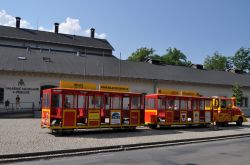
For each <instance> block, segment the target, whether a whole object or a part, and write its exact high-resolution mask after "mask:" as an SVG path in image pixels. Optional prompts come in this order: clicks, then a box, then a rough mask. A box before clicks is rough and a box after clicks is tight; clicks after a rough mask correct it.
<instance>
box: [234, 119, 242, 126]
mask: <svg viewBox="0 0 250 165" xmlns="http://www.w3.org/2000/svg"><path fill="white" fill-rule="evenodd" d="M242 123H243V119H242V117H239V119H238V121H236V125H237V126H242Z"/></svg>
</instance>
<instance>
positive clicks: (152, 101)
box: [146, 98, 155, 109]
mask: <svg viewBox="0 0 250 165" xmlns="http://www.w3.org/2000/svg"><path fill="white" fill-rule="evenodd" d="M146 108H147V109H155V99H153V98H147V99H146Z"/></svg>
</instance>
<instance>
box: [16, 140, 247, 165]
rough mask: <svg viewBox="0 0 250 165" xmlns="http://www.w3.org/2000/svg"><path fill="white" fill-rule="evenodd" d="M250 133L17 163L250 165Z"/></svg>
mask: <svg viewBox="0 0 250 165" xmlns="http://www.w3.org/2000/svg"><path fill="white" fill-rule="evenodd" d="M249 146H250V137H248V138H240V139H230V140H222V141H213V142H205V143H198V144H187V145H178V146H168V147H160V148H150V149H143V150H133V151H129V152H128V151H124V152H111V153H101V154H95V155H89V156H77V157H70V158H68V157H67V158H56V159H49V160H40V161H37V160H36V161H30V162H22V163H15V164H16V165H34V164H36V165H54V164H60V165H68V164H71V165H80V164H86V165H96V164H103V165H112V164H114V165H126V164H129V165H138V164H143V165H152V164H155V165H165V164H167V165H199V164H202V165H211V164H219V165H236V164H237V165H249V164H250V159H249V156H250V152H249V151H250V148H249Z"/></svg>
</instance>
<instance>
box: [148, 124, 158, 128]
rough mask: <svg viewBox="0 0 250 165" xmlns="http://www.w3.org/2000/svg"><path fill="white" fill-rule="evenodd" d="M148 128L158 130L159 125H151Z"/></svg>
mask: <svg viewBox="0 0 250 165" xmlns="http://www.w3.org/2000/svg"><path fill="white" fill-rule="evenodd" d="M148 126H149V128H151V129H156V128H157V124H149V125H148Z"/></svg>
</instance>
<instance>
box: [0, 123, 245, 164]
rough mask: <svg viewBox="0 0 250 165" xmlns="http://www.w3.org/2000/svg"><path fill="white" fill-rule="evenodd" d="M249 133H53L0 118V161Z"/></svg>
mask: <svg viewBox="0 0 250 165" xmlns="http://www.w3.org/2000/svg"><path fill="white" fill-rule="evenodd" d="M242 134H250V122H247V123H244V125H243V126H242V127H239V126H236V125H235V124H232V125H230V126H229V127H220V128H219V129H216V130H213V129H211V128H197V127H193V128H187V127H174V128H162V129H158V130H152V129H149V128H147V127H139V128H137V129H136V130H135V131H128V130H113V129H94V130H76V131H75V133H73V134H72V135H67V136H55V135H53V134H51V133H50V131H49V130H48V129H41V128H40V119H33V118H27V119H0V148H1V150H0V160H1V159H4V158H8V157H19V156H22V155H26V156H29V155H32V154H33V155H34V154H35V155H39V154H46V153H47V154H50V155H51V154H52V153H60V152H61V153H65V152H68V151H72V152H76V151H80V150H81V151H84V150H86V151H87V150H91V151H93V150H95V149H97V150H103V149H105V148H111V149H112V147H114V148H115V147H117V146H120V147H121V148H123V147H124V146H126V145H132V147H133V145H139V144H149V145H150V144H152V146H150V147H153V146H154V145H158V144H161V143H168V142H169V143H171V142H174V141H175V142H176V141H177V142H178V141H191V140H194V139H202V138H205V139H212V138H215V137H228V136H235V135H242Z"/></svg>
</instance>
